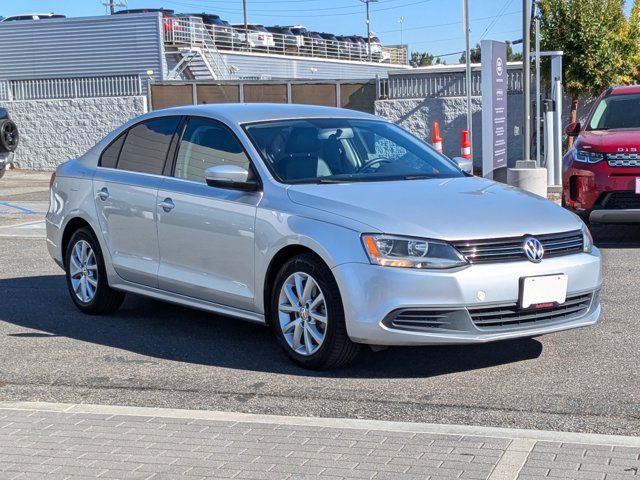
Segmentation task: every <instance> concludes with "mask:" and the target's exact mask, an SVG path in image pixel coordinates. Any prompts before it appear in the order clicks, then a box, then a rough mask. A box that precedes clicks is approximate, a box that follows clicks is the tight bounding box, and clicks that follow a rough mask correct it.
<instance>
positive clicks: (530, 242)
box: [522, 237, 544, 263]
mask: <svg viewBox="0 0 640 480" xmlns="http://www.w3.org/2000/svg"><path fill="white" fill-rule="evenodd" d="M522 247H523V249H524V254H525V255H526V256H527V258H528V259H529V260H530V261H532V262H533V263H540V262H541V261H542V259H543V258H544V247H543V246H542V243H540V240H538V239H537V238H533V237H527V238H525V239H524V244H523V245H522Z"/></svg>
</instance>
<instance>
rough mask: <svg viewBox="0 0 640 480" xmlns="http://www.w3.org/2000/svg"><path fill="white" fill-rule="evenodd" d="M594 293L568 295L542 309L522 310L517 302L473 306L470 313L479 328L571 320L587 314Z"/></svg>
mask: <svg viewBox="0 0 640 480" xmlns="http://www.w3.org/2000/svg"><path fill="white" fill-rule="evenodd" d="M592 299H593V294H592V293H588V294H581V295H574V296H571V297H567V301H566V302H565V303H563V304H562V305H557V306H553V307H549V308H541V309H526V310H521V309H519V308H518V306H517V305H516V304H507V305H494V306H492V307H478V308H476V307H472V308H469V314H470V315H471V319H472V320H473V323H474V324H475V326H476V327H478V328H481V329H482V328H499V327H514V326H518V325H526V324H531V323H539V322H548V321H560V320H570V319H573V318H579V317H582V316H584V315H586V314H587V312H588V311H589V307H590V306H591V301H592Z"/></svg>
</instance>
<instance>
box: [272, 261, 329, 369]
mask: <svg viewBox="0 0 640 480" xmlns="http://www.w3.org/2000/svg"><path fill="white" fill-rule="evenodd" d="M278 318H279V320H280V329H281V330H282V334H283V335H284V338H285V340H286V342H287V343H288V345H289V347H290V348H291V349H292V350H293V351H294V352H296V353H298V354H299V355H304V356H309V355H313V354H314V353H315V352H317V351H318V349H320V347H321V346H322V343H323V342H324V340H325V337H326V334H327V320H328V318H327V304H326V300H325V298H324V294H323V293H322V290H321V289H320V286H319V285H318V283H317V282H316V280H315V279H314V278H313V277H312V276H311V275H309V274H307V273H304V272H296V273H294V274H292V275H290V276H289V277H288V278H287V280H286V281H285V282H284V284H283V285H282V288H281V289H280V297H279V302H278Z"/></svg>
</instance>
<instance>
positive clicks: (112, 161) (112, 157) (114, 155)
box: [100, 133, 127, 168]
mask: <svg viewBox="0 0 640 480" xmlns="http://www.w3.org/2000/svg"><path fill="white" fill-rule="evenodd" d="M126 136H127V135H126V133H123V134H122V135H120V136H119V137H118V138H117V139H116V141H115V142H112V143H111V145H109V146H108V147H107V148H106V149H105V150H104V152H102V155H101V156H100V166H101V167H105V168H116V165H117V163H118V155H120V150H121V149H122V144H123V143H124V139H125V137H126Z"/></svg>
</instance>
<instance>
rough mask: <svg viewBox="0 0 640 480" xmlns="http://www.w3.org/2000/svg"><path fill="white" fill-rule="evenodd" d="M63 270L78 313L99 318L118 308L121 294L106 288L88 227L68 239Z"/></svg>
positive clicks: (96, 245)
mask: <svg viewBox="0 0 640 480" xmlns="http://www.w3.org/2000/svg"><path fill="white" fill-rule="evenodd" d="M65 267H66V268H65V270H66V278H67V287H68V289H69V293H70V294H71V299H72V300H73V303H75V304H76V306H77V307H78V308H79V309H80V310H81V311H82V312H84V313H87V314H89V315H101V314H105V313H112V312H115V311H116V310H117V309H118V308H120V305H122V302H123V301H124V298H125V294H124V293H123V292H119V291H117V290H113V289H112V288H111V287H109V284H108V282H107V272H106V269H105V265H104V258H103V257H102V250H101V249H100V244H99V243H98V240H97V239H96V237H95V235H94V234H93V232H92V231H91V230H90V229H89V228H81V229H79V230H77V231H76V232H75V233H74V234H73V236H72V237H71V240H70V241H69V245H68V246H67V251H66V256H65Z"/></svg>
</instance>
